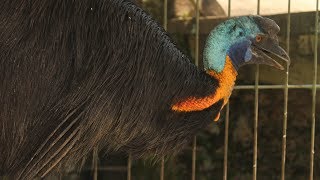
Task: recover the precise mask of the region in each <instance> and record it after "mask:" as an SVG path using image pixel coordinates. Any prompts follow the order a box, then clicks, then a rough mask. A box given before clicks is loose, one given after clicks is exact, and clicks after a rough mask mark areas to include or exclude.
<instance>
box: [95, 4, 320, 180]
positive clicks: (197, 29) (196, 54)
mask: <svg viewBox="0 0 320 180" xmlns="http://www.w3.org/2000/svg"><path fill="white" fill-rule="evenodd" d="M186 1H188V0H186ZM193 1H194V3H195V12H196V13H195V21H194V23H195V24H194V27H195V33H194V36H195V41H194V43H195V44H194V48H195V49H194V60H195V64H196V65H197V66H198V65H199V57H200V56H199V49H200V48H199V36H200V35H199V32H200V10H199V7H200V0H193ZM287 5H288V6H287V7H288V11H287V14H286V15H287V18H286V35H285V39H286V40H285V45H286V50H287V52H288V54H290V48H289V47H290V43H291V39H290V37H291V20H292V19H291V0H288V4H287ZM318 5H319V0H316V4H315V8H314V11H315V13H314V16H315V18H314V19H315V22H314V42H315V43H314V44H313V46H314V54H313V57H314V59H313V62H314V63H313V70H312V71H313V79H312V83H310V84H289V77H290V74H289V72H290V71H289V70H290V69H289V64H287V65H286V70H285V75H284V83H283V84H278V85H261V84H260V82H259V79H260V67H259V65H257V67H256V70H255V75H254V82H255V83H254V84H252V85H237V86H235V88H234V91H240V90H252V91H254V121H253V123H254V124H253V130H254V131H253V134H254V135H253V138H254V140H253V145H252V149H253V157H252V158H253V159H252V179H253V180H256V179H257V168H258V165H259V161H258V143H259V141H258V137H259V136H258V133H259V132H258V124H259V91H260V90H265V89H270V90H276V89H278V90H283V97H284V102H283V129H282V150H281V180H284V179H285V178H286V177H285V175H286V153H287V122H288V97H289V93H288V92H289V90H291V89H305V90H309V91H311V92H312V110H311V111H312V112H311V113H312V114H311V120H310V123H311V136H310V137H311V139H310V142H311V143H310V144H311V147H310V165H309V166H310V167H309V168H310V172H309V179H310V180H313V179H314V164H315V163H314V159H315V150H314V149H315V133H316V120H317V119H316V118H317V117H316V102H317V98H316V97H317V94H316V93H317V89H320V84H318V83H317V74H318V72H317V66H318V33H319V27H318V26H319V12H318ZM260 6H261V2H260V0H257V14H260ZM163 7H164V8H163V26H164V28H165V29H166V30H167V29H168V0H163ZM231 7H232V0H228V10H227V16H228V17H231V15H232V11H231ZM225 109H226V114H225V122H224V123H225V132H224V133H225V135H224V136H225V139H224V161H223V179H224V180H227V179H228V145H229V138H228V137H229V120H230V112H232V109H231V108H230V106H229V104H227V105H226V107H225ZM191 149H192V154H190V156H192V161H191V162H190V163H191V164H192V165H191V177H190V179H192V180H195V179H196V177H197V176H196V174H197V172H196V166H197V163H196V162H197V161H196V160H197V137H194V139H193V143H192V148H191ZM93 157H94V161H93V164H94V166H93V167H94V171H93V172H94V175H93V178H94V179H95V180H97V179H99V177H98V169H99V170H101V169H106V167H100V166H98V153H97V151H96V150H95V151H94V152H93ZM131 169H132V159H131V156H130V155H129V158H128V161H127V166H126V167H125V168H123V167H118V168H117V167H113V168H112V167H110V166H109V169H107V170H109V171H119V170H120V171H126V172H127V180H131V179H132V178H131V177H132V175H131V172H132V171H131ZM159 169H160V170H159V172H160V174H159V179H160V180H164V179H165V173H166V167H165V157H163V158H162V160H161V161H160V163H159Z"/></svg>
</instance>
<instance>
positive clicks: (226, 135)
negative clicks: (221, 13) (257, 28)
mask: <svg viewBox="0 0 320 180" xmlns="http://www.w3.org/2000/svg"><path fill="white" fill-rule="evenodd" d="M230 15H231V0H228V18H230ZM229 112H230V106H229V103H228V104H227V107H226V122H225V131H224V153H223V154H224V157H223V180H227V178H228V143H229Z"/></svg>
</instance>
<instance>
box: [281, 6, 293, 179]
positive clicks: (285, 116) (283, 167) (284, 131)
mask: <svg viewBox="0 0 320 180" xmlns="http://www.w3.org/2000/svg"><path fill="white" fill-rule="evenodd" d="M290 15H291V0H288V19H287V35H286V46H287V53H288V54H290V30H291V16H290ZM288 85H289V64H288V63H287V68H286V76H285V84H284V107H283V129H282V152H281V180H285V171H286V150H287V121H288V91H289V88H288Z"/></svg>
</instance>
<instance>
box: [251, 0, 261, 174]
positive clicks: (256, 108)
mask: <svg viewBox="0 0 320 180" xmlns="http://www.w3.org/2000/svg"><path fill="white" fill-rule="evenodd" d="M257 14H258V15H259V14H260V0H258V6H257ZM259 72H260V69H259V65H257V69H256V73H255V86H254V89H255V97H254V126H253V128H254V141H253V166H252V167H253V176H252V179H253V180H256V179H257V157H258V156H257V154H258V120H259V119H258V115H259Z"/></svg>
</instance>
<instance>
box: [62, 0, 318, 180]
mask: <svg viewBox="0 0 320 180" xmlns="http://www.w3.org/2000/svg"><path fill="white" fill-rule="evenodd" d="M135 2H136V3H137V4H138V5H139V6H141V7H142V8H143V9H145V10H146V11H147V12H148V13H150V14H151V15H152V16H153V17H154V18H155V19H156V20H157V21H158V22H159V24H163V25H164V26H165V27H166V28H167V31H168V33H169V34H170V36H171V37H172V38H173V39H174V41H175V42H176V43H177V44H178V47H179V48H180V49H181V50H182V51H183V52H185V53H186V54H187V55H189V57H191V59H195V57H196V56H198V58H199V66H200V67H201V66H202V61H201V60H202V50H203V47H204V43H205V39H206V37H207V35H208V33H209V32H210V30H212V29H213V28H214V27H215V26H216V25H217V24H219V23H220V22H222V21H224V20H226V19H227V18H228V16H231V17H232V16H243V15H250V14H257V13H259V14H261V15H263V16H267V17H270V18H272V19H273V20H275V21H276V22H277V24H278V25H279V26H280V28H281V31H280V34H279V36H280V38H279V40H280V44H281V46H282V47H284V48H285V49H287V50H288V51H289V53H290V57H291V62H292V63H291V65H290V68H289V71H288V72H289V76H288V83H289V88H288V96H286V95H285V93H284V92H285V89H286V86H284V85H285V84H286V77H287V76H286V71H279V70H275V69H272V68H269V67H266V66H260V68H259V72H258V74H259V76H258V77H257V68H256V66H247V67H244V68H242V69H241V70H240V72H239V77H238V79H237V82H236V84H237V87H236V88H235V90H234V91H233V94H232V96H231V98H230V106H229V107H230V108H229V109H230V111H229V129H228V130H229V133H228V137H229V145H228V165H227V167H228V173H227V175H228V179H235V180H247V179H252V177H253V173H252V166H253V140H254V120H255V88H254V87H255V86H254V85H255V81H256V80H257V78H258V80H259V81H258V84H259V96H258V101H257V103H258V105H259V111H258V112H259V113H258V116H257V117H258V120H259V123H258V149H257V162H258V164H257V179H259V180H265V179H266V180H272V179H280V176H281V155H282V154H281V153H282V139H283V138H282V137H283V132H282V131H283V121H284V112H286V110H285V107H286V105H287V135H286V138H287V143H286V145H287V146H286V150H287V151H286V168H285V175H286V179H293V180H305V179H308V178H309V171H310V145H311V128H312V112H314V113H315V117H316V118H315V120H316V123H317V124H316V127H315V128H316V129H315V132H316V134H315V141H314V142H315V152H316V153H315V156H314V179H320V154H319V153H317V152H318V151H319V150H320V133H319V128H320V124H319V123H320V121H319V117H320V96H319V95H317V96H316V98H315V99H316V100H315V101H313V98H314V95H313V94H312V92H314V89H312V88H313V87H316V88H319V87H320V85H319V84H320V76H319V74H320V73H318V74H317V75H315V74H314V69H315V63H314V60H315V56H316V53H318V51H319V49H315V47H316V46H315V43H317V41H318V39H317V38H316V36H315V33H316V32H315V27H316V26H315V25H316V24H315V23H316V12H315V11H316V8H317V7H316V4H317V2H316V0H291V1H290V2H289V1H288V0H281V1H279V0H261V1H258V0H233V1H230V4H229V1H228V0H199V16H200V17H199V29H198V32H199V53H198V54H197V53H196V51H195V46H196V32H197V29H196V28H197V26H196V1H195V0H168V1H167V7H165V3H164V0H136V1H135ZM288 8H290V14H288ZM165 13H167V16H165V15H164V14H165ZM165 17H167V19H165ZM288 17H290V21H288ZM317 66H318V67H319V64H317ZM315 77H318V80H317V82H316V84H317V85H316V86H314V84H315V82H314V78H315ZM313 108H315V109H314V110H313V111H312V109H313ZM224 111H225V110H224ZM225 119H226V112H224V113H222V114H221V117H220V120H219V121H218V122H217V123H212V124H211V125H210V126H208V127H207V129H204V130H203V131H202V132H201V133H200V134H199V136H197V151H196V154H197V158H196V179H199V180H211V179H223V169H224V164H223V162H224V149H225V148H224V140H225ZM130 163H131V164H129V166H130V165H131V166H130V167H129V169H131V179H134V180H136V179H137V180H149V179H160V169H161V168H160V164H161V163H160V162H154V161H152V160H132V162H131V160H130ZM191 169H192V144H190V147H189V148H187V149H186V150H184V151H183V152H181V154H180V155H178V156H177V157H168V158H166V161H165V166H164V179H166V180H179V179H191V176H192V172H191ZM127 170H128V157H127V156H126V155H123V154H97V153H92V157H91V158H88V161H87V162H86V163H85V165H84V168H83V169H82V171H81V172H76V171H75V172H69V173H60V174H59V175H58V176H59V177H60V178H61V179H127Z"/></svg>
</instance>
